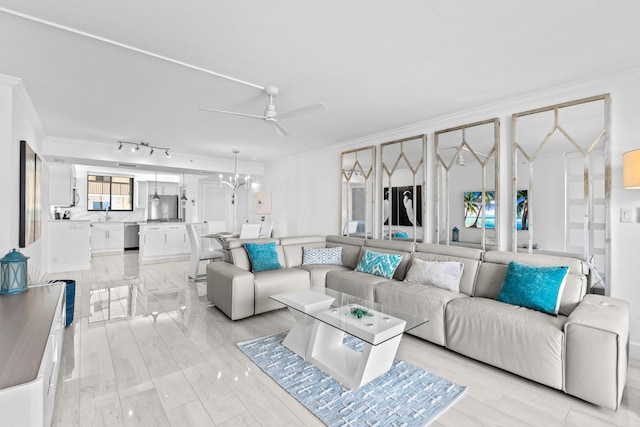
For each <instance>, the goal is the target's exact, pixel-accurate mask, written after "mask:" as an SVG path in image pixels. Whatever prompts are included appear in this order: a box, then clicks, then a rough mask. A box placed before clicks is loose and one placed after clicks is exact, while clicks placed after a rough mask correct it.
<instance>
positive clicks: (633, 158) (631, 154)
mask: <svg viewBox="0 0 640 427" xmlns="http://www.w3.org/2000/svg"><path fill="white" fill-rule="evenodd" d="M622 172H623V175H624V188H627V189H636V190H637V189H640V150H633V151H627V152H626V153H624V154H623V155H622Z"/></svg>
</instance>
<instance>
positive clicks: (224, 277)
mask: <svg viewBox="0 0 640 427" xmlns="http://www.w3.org/2000/svg"><path fill="white" fill-rule="evenodd" d="M253 278H254V276H253V273H251V272H250V271H247V270H243V269H242V268H239V267H236V266H235V265H233V264H230V263H228V262H211V263H209V264H207V298H208V299H209V301H211V302H212V303H213V304H214V305H215V306H216V307H218V308H219V309H220V311H222V312H223V313H224V314H226V315H227V316H229V318H230V319H231V320H237V319H243V318H245V317H249V316H253V311H254V306H255V301H254V300H255V295H254V284H253Z"/></svg>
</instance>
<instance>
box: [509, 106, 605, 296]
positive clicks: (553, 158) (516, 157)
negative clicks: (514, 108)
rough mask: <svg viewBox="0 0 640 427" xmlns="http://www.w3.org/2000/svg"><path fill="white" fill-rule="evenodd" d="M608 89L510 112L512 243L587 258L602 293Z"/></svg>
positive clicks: (515, 247) (521, 247) (517, 247)
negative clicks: (565, 100)
mask: <svg viewBox="0 0 640 427" xmlns="http://www.w3.org/2000/svg"><path fill="white" fill-rule="evenodd" d="M610 102H611V101H610V96H609V94H605V95H599V96H594V97H590V98H585V99H580V100H577V101H571V102H565V103H562V104H557V105H552V106H549V107H544V108H539V109H536V110H531V111H525V112H522V113H517V114H514V115H513V116H512V127H513V162H514V163H513V192H512V203H513V218H512V229H513V238H512V247H513V250H514V251H515V250H519V251H528V252H534V251H542V252H551V253H556V252H557V253H569V254H572V255H578V256H581V257H583V258H584V259H586V260H588V261H590V262H591V263H592V266H593V267H594V271H595V273H596V275H595V276H596V279H598V281H599V282H601V283H600V284H598V283H595V285H596V287H602V288H604V292H605V293H607V294H608V289H609V288H608V286H607V284H606V282H607V280H606V278H607V277H609V269H610V262H609V260H610V248H609V241H610V238H609V236H610V231H609V222H610V221H607V218H609V217H610V214H609V209H610V207H609V203H610V194H611V173H610V160H609V156H610V148H611V147H610V145H611V141H610V138H609V135H610V112H609V111H610Z"/></svg>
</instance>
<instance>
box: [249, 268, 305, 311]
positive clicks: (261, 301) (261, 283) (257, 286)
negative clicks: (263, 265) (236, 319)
mask: <svg viewBox="0 0 640 427" xmlns="http://www.w3.org/2000/svg"><path fill="white" fill-rule="evenodd" d="M309 284H310V282H309V272H308V271H305V270H301V269H299V268H282V269H280V270H269V271H262V272H260V273H255V277H254V279H253V286H254V292H255V314H258V313H264V312H266V311H270V310H275V309H278V308H281V307H283V305H282V304H280V303H279V302H276V301H274V300H272V299H271V298H269V296H271V295H275V294H280V293H283V292H290V291H296V290H299V289H309Z"/></svg>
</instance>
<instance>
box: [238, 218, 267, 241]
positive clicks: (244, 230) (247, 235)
mask: <svg viewBox="0 0 640 427" xmlns="http://www.w3.org/2000/svg"><path fill="white" fill-rule="evenodd" d="M261 227H262V226H261V225H260V224H251V223H248V222H246V223H244V224H242V225H241V226H240V238H241V239H257V238H258V237H260V228H261Z"/></svg>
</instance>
